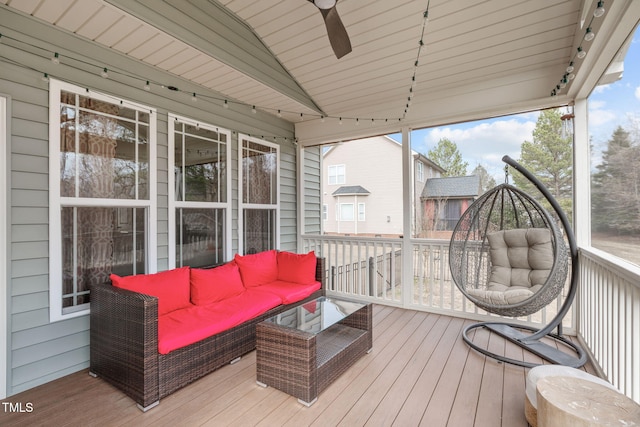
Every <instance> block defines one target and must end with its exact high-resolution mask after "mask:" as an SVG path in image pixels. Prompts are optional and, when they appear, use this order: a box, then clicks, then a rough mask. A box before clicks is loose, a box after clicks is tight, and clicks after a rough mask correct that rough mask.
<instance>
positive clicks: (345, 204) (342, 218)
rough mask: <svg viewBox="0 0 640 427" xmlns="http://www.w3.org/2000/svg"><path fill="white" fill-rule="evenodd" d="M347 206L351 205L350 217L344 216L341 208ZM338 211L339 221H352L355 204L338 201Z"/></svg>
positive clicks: (354, 216) (353, 219) (354, 217)
mask: <svg viewBox="0 0 640 427" xmlns="http://www.w3.org/2000/svg"><path fill="white" fill-rule="evenodd" d="M347 206H350V207H351V218H345V217H344V215H343V212H342V208H343V207H347ZM339 211H340V221H344V222H352V221H355V220H356V212H355V206H354V205H353V203H340V206H339Z"/></svg>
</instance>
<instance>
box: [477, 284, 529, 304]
mask: <svg viewBox="0 0 640 427" xmlns="http://www.w3.org/2000/svg"><path fill="white" fill-rule="evenodd" d="M540 288H542V285H535V286H531V287H523V286H501V285H495V286H493V287H492V289H491V290H484V289H469V290H468V291H467V292H468V294H469V295H470V296H471V297H473V298H475V299H477V300H480V301H483V302H485V303H487V304H491V305H511V304H518V303H520V302H522V301H525V300H527V299H529V298H531V297H532V296H533V295H535V293H536V292H538V290H540Z"/></svg>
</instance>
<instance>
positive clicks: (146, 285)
mask: <svg viewBox="0 0 640 427" xmlns="http://www.w3.org/2000/svg"><path fill="white" fill-rule="evenodd" d="M189 270H190V268H189V267H181V268H176V269H173V270H167V271H161V272H160V273H155V274H136V275H134V276H125V277H120V276H118V275H116V274H111V276H110V279H111V283H112V284H113V286H116V287H118V288H122V289H127V290H129V291H134V292H138V293H141V294H146V295H151V296H154V297H157V298H158V316H162V315H163V314H166V313H170V312H172V311H175V310H178V309H181V308H186V307H190V306H191V305H192V304H191V300H190V298H189Z"/></svg>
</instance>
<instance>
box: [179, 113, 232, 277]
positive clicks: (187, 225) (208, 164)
mask: <svg viewBox="0 0 640 427" xmlns="http://www.w3.org/2000/svg"><path fill="white" fill-rule="evenodd" d="M230 141H231V132H230V131H228V130H226V129H221V128H218V127H216V126H213V125H208V124H203V123H197V122H195V121H193V120H190V119H187V118H184V117H179V116H176V115H173V114H169V164H170V165H173V173H172V174H170V176H169V223H170V224H173V226H172V228H171V232H170V235H169V247H170V248H172V250H171V252H170V254H169V266H170V267H172V268H173V267H176V266H177V267H183V266H186V265H188V266H191V267H208V266H212V265H216V264H220V263H222V262H224V261H226V260H229V259H230V258H231V245H230V242H231V224H230V222H231V221H230V218H231V202H230V197H229V195H230V193H231V179H230V174H231V171H230V168H229V159H231V145H230Z"/></svg>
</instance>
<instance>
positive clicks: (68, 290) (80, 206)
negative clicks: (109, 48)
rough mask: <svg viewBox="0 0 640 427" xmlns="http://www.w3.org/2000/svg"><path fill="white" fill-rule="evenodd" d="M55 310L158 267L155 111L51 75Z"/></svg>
mask: <svg viewBox="0 0 640 427" xmlns="http://www.w3.org/2000/svg"><path fill="white" fill-rule="evenodd" d="M49 97H50V98H49V105H50V120H49V122H50V128H49V129H50V130H49V132H50V133H49V140H50V149H49V150H50V151H49V154H50V167H49V173H50V184H49V196H50V208H49V224H50V230H49V234H50V235H49V242H50V243H49V245H50V252H49V253H50V258H49V262H50V266H49V271H50V284H51V285H50V293H49V300H50V305H49V306H50V316H51V321H56V320H62V319H65V318H69V317H74V316H79V315H83V314H86V313H87V312H88V310H89V299H90V295H89V287H90V285H92V284H94V283H104V282H107V281H108V280H109V275H110V274H111V273H115V274H118V275H131V274H139V273H148V272H155V269H156V254H155V248H156V243H155V235H156V233H155V229H156V218H155V211H156V208H155V194H156V188H155V185H156V184H155V183H156V176H155V174H156V170H155V157H156V155H155V135H156V112H155V110H153V109H151V108H149V107H145V106H140V105H136V104H133V103H130V102H127V101H123V100H119V99H114V98H113V97H110V96H106V95H102V94H99V93H95V92H92V91H87V90H86V89H84V88H81V87H77V86H73V85H69V84H66V83H62V82H59V81H55V80H51V83H50V90H49Z"/></svg>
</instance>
